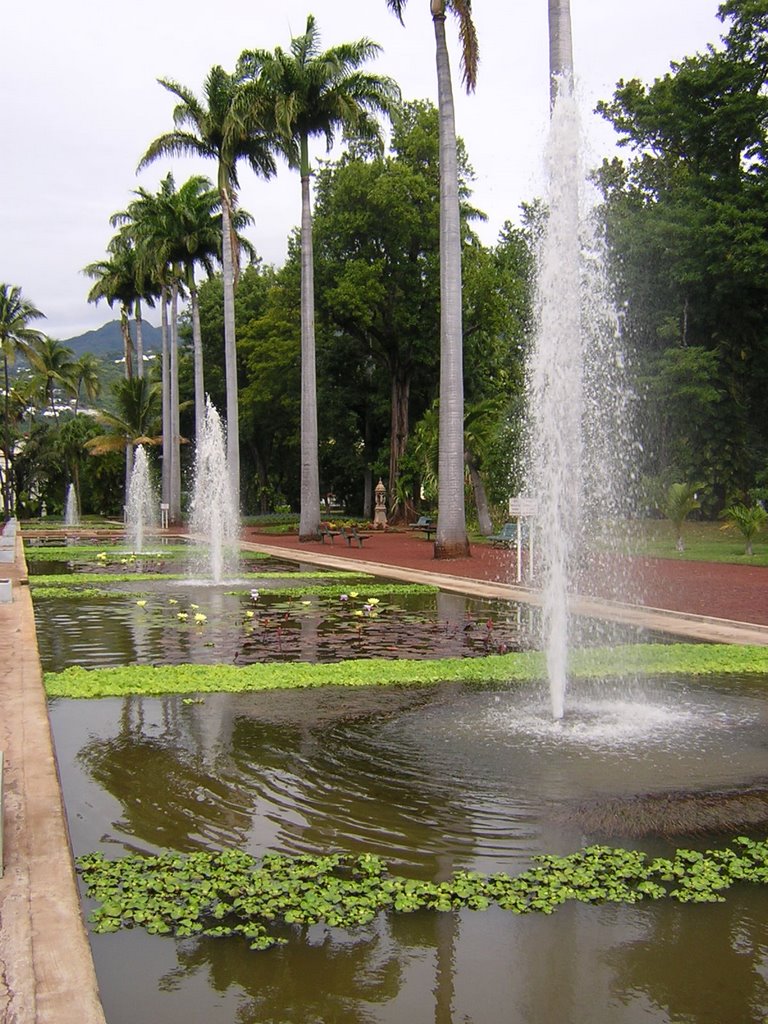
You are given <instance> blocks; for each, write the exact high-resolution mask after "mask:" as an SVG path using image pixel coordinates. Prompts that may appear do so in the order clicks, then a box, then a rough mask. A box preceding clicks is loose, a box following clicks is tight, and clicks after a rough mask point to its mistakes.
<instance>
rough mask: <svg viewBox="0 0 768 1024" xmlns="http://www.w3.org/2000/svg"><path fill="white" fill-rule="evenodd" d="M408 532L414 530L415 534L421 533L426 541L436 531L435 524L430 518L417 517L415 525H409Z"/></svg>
mask: <svg viewBox="0 0 768 1024" xmlns="http://www.w3.org/2000/svg"><path fill="white" fill-rule="evenodd" d="M408 529H409V530H415V531H416V532H417V533H423V534H424V536H425V537H426V539H427V540H429V538H430V537H431V536H432V534H433V533H435V531H436V530H437V524H436V523H435V521H434V519H433V518H432V516H419V518H418V519H417V520H416V522H415V523H411V525H410V526H409V527H408Z"/></svg>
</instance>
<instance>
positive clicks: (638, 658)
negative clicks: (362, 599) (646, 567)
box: [45, 644, 768, 697]
mask: <svg viewBox="0 0 768 1024" xmlns="http://www.w3.org/2000/svg"><path fill="white" fill-rule="evenodd" d="M765 672H768V648H765V647H736V646H730V645H727V644H722V645H720V644H635V645H627V646H619V647H612V648H593V649H587V650H582V651H577V652H575V655H574V658H573V664H572V667H571V673H570V674H571V677H572V678H574V679H588V678H606V677H614V676H615V677H627V676H630V677H631V676H633V675H638V674H643V673H647V674H649V675H657V676H658V675H671V674H677V673H685V674H688V675H717V674H720V673H723V674H728V673H732V674H735V673H754V674H761V673H765ZM543 675H544V656H543V654H541V653H539V652H523V653H516V654H492V655H488V656H485V657H478V658H443V659H440V660H437V661H426V660H425V661H419V660H410V659H405V658H401V659H398V660H391V661H390V660H386V659H383V658H371V659H365V660H354V661H340V662H336V663H334V664H327V665H314V664H307V663H306V662H293V663H289V664H286V663H284V662H271V663H267V664H256V665H243V666H234V665H175V666H171V665H160V666H157V667H153V666H150V665H125V666H121V667H119V668H98V669H83V668H80V667H78V666H73V667H71V668H68V669H65V670H64V671H63V672H49V673H46V675H45V688H46V690H47V692H48V694H49V696H51V697H122V696H126V695H129V694H143V695H147V696H153V695H155V696H159V695H161V694H172V693H216V692H220V691H228V692H233V693H241V692H250V691H255V690H276V689H303V688H306V687H314V686H340V687H349V686H412V685H421V684H434V683H441V682H446V681H457V682H466V683H474V684H480V685H497V684H499V683H501V684H504V683H508V682H531V681H533V680H537V679H541V678H542V677H543Z"/></svg>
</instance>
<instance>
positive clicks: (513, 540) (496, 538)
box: [488, 523, 517, 548]
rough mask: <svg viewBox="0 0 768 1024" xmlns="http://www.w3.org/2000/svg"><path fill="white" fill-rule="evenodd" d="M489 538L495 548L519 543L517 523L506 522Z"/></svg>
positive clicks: (509, 546)
mask: <svg viewBox="0 0 768 1024" xmlns="http://www.w3.org/2000/svg"><path fill="white" fill-rule="evenodd" d="M488 540H489V541H490V543H491V544H492V545H493V546H494V547H495V548H511V547H512V546H513V545H514V544H517V523H504V525H503V526H502V528H501V529H500V530H499V532H498V533H492V534H491V535H490V536H489V537H488Z"/></svg>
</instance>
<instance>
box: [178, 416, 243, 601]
mask: <svg viewBox="0 0 768 1024" xmlns="http://www.w3.org/2000/svg"><path fill="white" fill-rule="evenodd" d="M190 526H191V530H192V533H193V534H195V536H196V537H197V538H198V540H199V541H201V542H202V543H203V545H204V546H205V549H206V552H207V559H208V574H209V576H210V578H211V580H212V581H213V582H214V583H220V582H221V581H222V580H223V579H224V578H225V576H226V575H231V574H232V573H233V572H234V571H235V569H236V565H237V557H238V546H237V541H238V535H239V526H240V521H239V516H238V513H237V507H236V504H235V501H234V498H233V495H232V490H231V485H230V476H229V469H228V464H227V450H226V437H225V434H224V428H223V426H222V423H221V418H220V416H219V414H218V412H217V411H216V408H215V407H214V405H213V404H212V403H211V400H210V398H209V397H207V396H206V402H205V416H204V418H203V424H202V429H201V431H200V435H199V436H198V438H197V443H196V446H195V480H194V490H193V496H192V507H191V522H190Z"/></svg>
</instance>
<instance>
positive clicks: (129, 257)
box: [83, 235, 139, 380]
mask: <svg viewBox="0 0 768 1024" xmlns="http://www.w3.org/2000/svg"><path fill="white" fill-rule="evenodd" d="M83 273H84V274H86V275H87V276H88V277H90V278H92V279H93V280H94V282H95V284H94V285H93V287H92V288H91V290H90V292H88V301H89V302H95V303H98V302H99V301H100V300H101V299H105V300H106V302H107V305H108V306H109V308H110V309H112V307H113V306H114V305H115V303H117V304H119V306H120V330H121V332H122V335H123V351H124V355H125V376H126V379H127V380H130V379H131V377H133V357H134V350H133V339H132V338H131V327H130V322H129V315H130V309H131V307H132V306H133V304H134V302H135V301H136V299H137V297H138V295H139V292H138V291H137V287H138V286H137V278H138V270H137V255H136V249H135V246H134V245H133V243H132V242H131V240H130V239H129V238H127V237H126V236H122V235H118V236H117V237H116V238H114V239H113V240H112V242H111V243H110V256H109V257H107V259H103V260H98V261H97V262H95V263H89V264H88V266H86V267H83Z"/></svg>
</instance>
